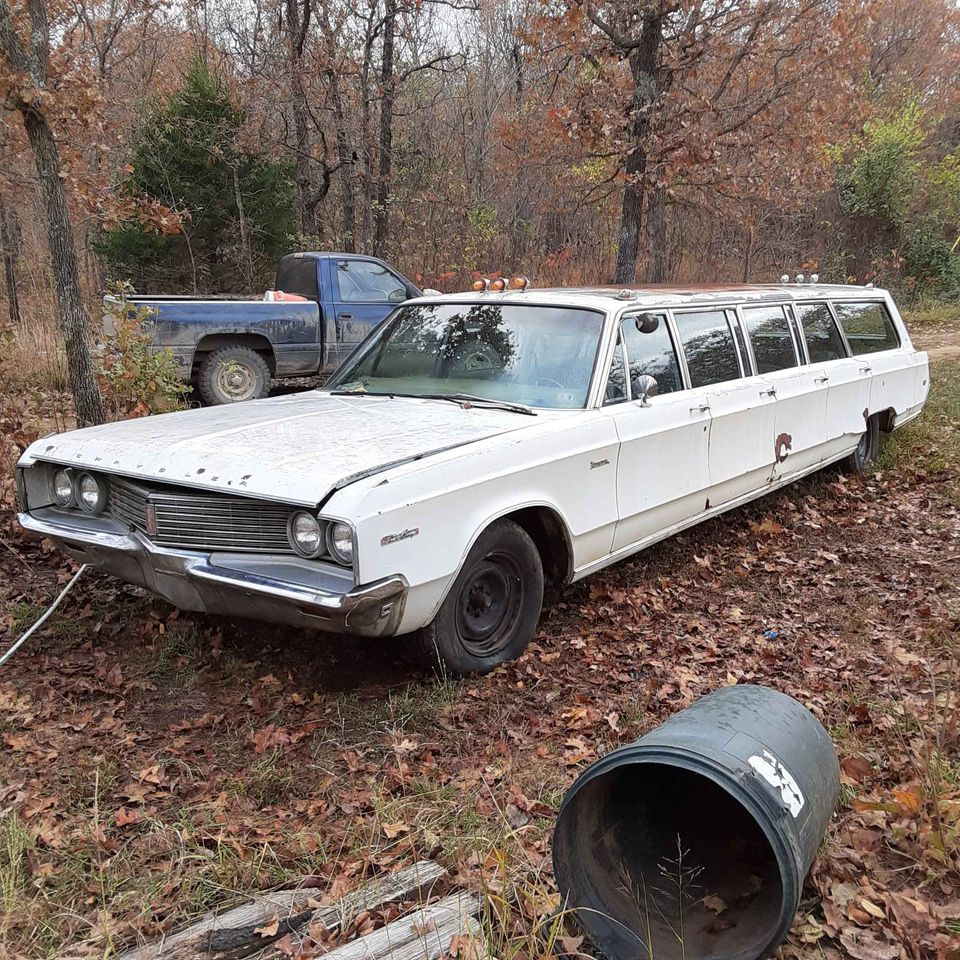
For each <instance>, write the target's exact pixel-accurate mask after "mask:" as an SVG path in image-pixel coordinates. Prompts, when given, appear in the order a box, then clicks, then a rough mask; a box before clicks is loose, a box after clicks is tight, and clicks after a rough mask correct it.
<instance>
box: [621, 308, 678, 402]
mask: <svg viewBox="0 0 960 960" xmlns="http://www.w3.org/2000/svg"><path fill="white" fill-rule="evenodd" d="M620 336H621V337H622V338H623V342H624V344H625V345H626V348H627V363H628V364H629V366H630V382H631V383H633V382H634V381H635V380H636V379H637V377H642V376H644V375H647V376H650V377H653V379H654V380H656V381H657V393H658V394H661V393H673V392H674V390H682V389H683V381H682V380H681V379H680V365H679V364H678V363H677V351H676V350H674V348H673V341H672V340H671V339H670V330H669V329H668V327H667V317H666V314H663V313H641V314H637V315H635V316H629V317H624V318H623V322H622V323H621V324H620ZM634 396H636V394H635V393H634Z"/></svg>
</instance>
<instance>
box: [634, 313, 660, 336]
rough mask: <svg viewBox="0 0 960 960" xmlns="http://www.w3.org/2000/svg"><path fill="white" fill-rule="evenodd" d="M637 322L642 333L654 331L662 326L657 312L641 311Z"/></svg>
mask: <svg viewBox="0 0 960 960" xmlns="http://www.w3.org/2000/svg"><path fill="white" fill-rule="evenodd" d="M636 324H637V329H638V330H639V331H640V332H641V333H654V332H655V331H656V329H657V328H658V327H659V326H660V318H659V317H658V316H657V315H656V314H655V313H641V314H638V315H637V319H636Z"/></svg>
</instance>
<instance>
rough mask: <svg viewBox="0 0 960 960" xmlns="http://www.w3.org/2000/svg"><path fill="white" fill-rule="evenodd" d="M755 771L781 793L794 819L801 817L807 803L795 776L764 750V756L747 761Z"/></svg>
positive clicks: (755, 755)
mask: <svg viewBox="0 0 960 960" xmlns="http://www.w3.org/2000/svg"><path fill="white" fill-rule="evenodd" d="M747 763H749V764H750V766H751V767H753V769H754V770H756V771H757V773H758V774H760V776H761V777H763V779H764V780H766V781H767V783H769V784H770V786H771V787H773V789H774V790H778V791H779V792H780V799H781V800H782V801H783V805H784V806H785V807H786V808H787V809H788V810H789V811H790V813H791V814H792V816H793V819H794V820H796V819H797V817H798V816H799V815H800V811H801V810H802V809H803V805H804V803H805V801H804V799H803V793H802V791H801V790H800V785H799V784H798V783H797V781H796V780H795V779H794V777H793V774H792V773H791V772H790V771H789V770H788V769H787V768H786V767H785V766H784V765H783V764H782V763H781V762H780V761H779V760H778V759H777V758H776V757H775V756H774V755H773V754H772V753H771V752H770V751H769V750H764V751H763V756H758V755H757V754H754V755H753V756H752V757H750V759H749V760H748V761H747Z"/></svg>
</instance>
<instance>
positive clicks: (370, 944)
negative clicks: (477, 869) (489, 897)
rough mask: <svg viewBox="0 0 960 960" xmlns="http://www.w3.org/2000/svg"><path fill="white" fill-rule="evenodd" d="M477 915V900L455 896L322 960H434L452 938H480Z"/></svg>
mask: <svg viewBox="0 0 960 960" xmlns="http://www.w3.org/2000/svg"><path fill="white" fill-rule="evenodd" d="M479 912H480V904H479V902H478V901H477V898H476V897H474V896H473V895H472V894H468V893H463V892H461V893H454V894H452V895H451V896H449V897H446V898H444V899H443V900H440V901H439V902H437V903H435V904H432V905H431V906H428V907H417V908H416V909H415V910H411V911H410V913H408V914H406V915H405V916H402V917H398V918H397V919H396V920H394V921H392V922H391V923H388V924H387V925H386V926H385V927H381V928H380V929H379V930H374V931H373V933H368V934H367V935H366V936H363V937H359V938H357V939H356V940H352V941H351V942H350V943H345V944H344V945H343V946H341V947H337V948H336V949H335V950H331V951H330V953H328V954H326V955H325V960H386V958H388V957H389V960H436V958H437V957H439V956H441V954H444V953H446V951H447V950H448V949H449V947H450V940H451V939H452V938H453V937H454V936H456V935H458V934H459V935H461V936H464V935H471V936H475V937H476V936H479V933H480V925H479V924H478V923H477V922H476V920H474V919H473V917H475V916H476V915H477V914H478V913H479Z"/></svg>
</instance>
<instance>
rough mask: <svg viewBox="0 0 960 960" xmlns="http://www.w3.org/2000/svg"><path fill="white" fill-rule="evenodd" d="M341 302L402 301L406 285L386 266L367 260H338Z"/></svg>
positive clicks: (405, 295) (405, 297) (405, 293)
mask: <svg viewBox="0 0 960 960" xmlns="http://www.w3.org/2000/svg"><path fill="white" fill-rule="evenodd" d="M337 283H338V284H339V286H340V302H341V303H402V302H403V301H404V300H406V299H407V289H406V287H405V286H404V285H403V284H402V283H401V282H400V281H399V280H398V279H397V277H396V276H395V275H394V274H393V273H391V272H390V271H389V270H388V269H387V268H386V267H384V266H381V265H380V264H379V263H371V262H370V261H369V260H338V261H337Z"/></svg>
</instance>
